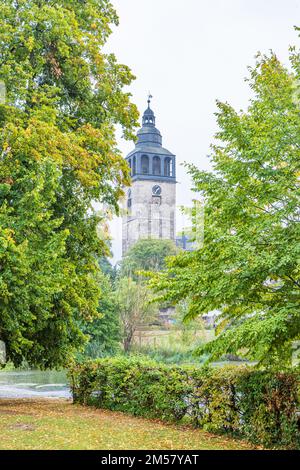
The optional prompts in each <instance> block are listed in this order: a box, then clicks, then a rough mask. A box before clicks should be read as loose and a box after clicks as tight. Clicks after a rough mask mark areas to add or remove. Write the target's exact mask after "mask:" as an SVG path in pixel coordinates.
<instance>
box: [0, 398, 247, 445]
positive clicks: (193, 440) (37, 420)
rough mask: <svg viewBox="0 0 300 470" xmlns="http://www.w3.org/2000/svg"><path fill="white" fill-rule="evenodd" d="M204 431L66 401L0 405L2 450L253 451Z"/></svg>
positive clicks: (0, 440) (24, 401) (30, 401)
mask: <svg viewBox="0 0 300 470" xmlns="http://www.w3.org/2000/svg"><path fill="white" fill-rule="evenodd" d="M251 448H252V447H251V446H250V445H249V444H247V443H245V442H243V441H235V440H232V439H228V438H224V437H220V436H215V435H212V434H209V433H207V432H204V431H201V430H194V429H191V428H188V427H183V426H173V425H168V424H164V423H161V422H158V421H153V420H147V419H141V418H135V417H132V416H128V415H125V414H123V413H114V412H110V411H105V410H104V411H103V410H98V409H94V408H90V407H83V406H79V405H73V404H72V403H71V401H68V400H46V399H44V400H33V399H32V400H8V399H3V400H0V449H1V450H3V449H18V450H23V449H27V450H29V449H42V450H46V449H61V450H63V449H82V450H83V449H96V450H97V449H98V450H131V449H132V450H137V449H145V450H169V449H170V450H173V449H174V450H176V449H180V450H183V449H191V450H192V449H196V450H208V449H220V450H229V449H232V450H236V449H251Z"/></svg>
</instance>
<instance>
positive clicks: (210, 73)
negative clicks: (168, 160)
mask: <svg viewBox="0 0 300 470" xmlns="http://www.w3.org/2000/svg"><path fill="white" fill-rule="evenodd" d="M112 3H113V4H114V6H115V8H116V10H117V12H118V14H119V17H120V26H119V27H118V28H116V29H114V32H113V34H112V36H111V38H110V40H109V43H108V46H107V47H106V49H107V50H109V51H111V52H114V53H115V54H116V56H117V58H118V61H119V62H121V63H124V64H126V65H128V66H129V67H130V68H131V69H132V71H133V73H134V74H135V75H136V77H137V79H136V81H135V82H134V83H133V84H132V85H131V86H130V91H131V93H132V95H133V101H134V102H135V103H136V104H137V106H138V107H139V110H140V112H141V113H143V111H144V110H145V108H146V106H147V102H146V100H147V93H148V91H149V90H150V91H151V94H152V95H153V100H152V108H153V110H154V111H155V114H156V124H157V128H158V129H159V130H160V131H161V133H162V136H163V146H164V147H166V148H168V149H169V150H170V151H171V152H173V153H175V154H176V156H177V180H178V185H177V203H178V206H181V205H190V204H191V199H192V195H191V191H190V187H191V183H190V180H189V177H188V176H187V175H186V172H185V169H184V168H183V167H182V166H181V164H182V163H183V162H185V161H188V162H193V163H196V165H197V166H198V167H199V168H201V169H208V168H209V159H208V157H207V155H208V154H209V146H210V144H211V142H212V139H213V135H214V133H215V132H216V130H217V126H216V122H215V116H214V112H215V111H216V105H215V100H216V99H219V100H221V101H228V102H229V103H230V104H231V105H233V106H234V107H235V108H236V109H241V108H245V107H246V106H247V102H248V99H249V96H250V91H249V88H248V85H247V83H245V82H244V77H246V76H247V75H248V71H247V66H249V65H253V64H254V62H255V60H254V56H255V54H256V52H257V51H261V52H266V53H267V52H268V51H269V50H270V49H272V50H273V51H274V52H275V53H276V54H277V55H278V57H279V58H280V59H281V60H282V61H283V62H284V63H285V64H287V63H288V47H289V45H297V46H298V45H299V44H300V40H299V38H298V36H297V33H296V32H295V31H294V29H293V26H294V25H298V26H300V0H298V1H297V0H185V1H183V0H112ZM119 145H120V148H121V150H122V151H123V152H124V156H126V154H127V153H128V152H129V151H131V150H132V148H133V144H132V143H131V142H126V141H124V140H122V139H121V138H120V144H119ZM177 212H178V213H177V230H179V229H180V228H181V227H182V225H183V224H184V223H185V221H184V220H183V218H182V216H181V214H180V211H179V210H178V211H177ZM111 234H112V237H113V239H114V241H113V251H114V262H115V261H116V260H118V259H120V257H121V223H120V220H115V221H114V222H113V223H112V224H111Z"/></svg>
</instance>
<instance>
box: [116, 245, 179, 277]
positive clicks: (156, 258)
mask: <svg viewBox="0 0 300 470" xmlns="http://www.w3.org/2000/svg"><path fill="white" fill-rule="evenodd" d="M177 251H178V250H177V248H176V245H175V243H174V242H173V241H172V240H162V239H159V240H158V239H150V238H149V239H148V238H146V239H141V240H138V241H137V242H136V243H135V244H134V245H133V246H132V247H131V248H130V249H129V250H128V252H127V253H126V255H125V256H124V258H123V260H122V262H121V265H120V275H121V276H129V277H134V278H138V277H139V276H138V272H139V271H161V270H162V269H164V268H165V267H166V259H167V258H168V257H170V256H174V255H175V254H176V253H177Z"/></svg>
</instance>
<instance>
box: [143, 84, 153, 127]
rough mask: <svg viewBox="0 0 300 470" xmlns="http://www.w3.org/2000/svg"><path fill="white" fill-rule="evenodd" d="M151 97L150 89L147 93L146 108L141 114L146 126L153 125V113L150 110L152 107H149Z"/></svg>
mask: <svg viewBox="0 0 300 470" xmlns="http://www.w3.org/2000/svg"><path fill="white" fill-rule="evenodd" d="M151 98H153V96H152V95H151V93H150V91H149V94H148V101H147V103H148V108H147V109H146V111H145V112H144V115H143V126H147V127H149V126H150V127H154V126H155V115H154V112H153V111H152V109H151V108H150V103H151Z"/></svg>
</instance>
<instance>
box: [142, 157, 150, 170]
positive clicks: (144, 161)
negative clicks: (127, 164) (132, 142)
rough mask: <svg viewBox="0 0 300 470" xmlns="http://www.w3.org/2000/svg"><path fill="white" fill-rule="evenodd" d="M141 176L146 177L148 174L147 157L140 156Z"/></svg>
mask: <svg viewBox="0 0 300 470" xmlns="http://www.w3.org/2000/svg"><path fill="white" fill-rule="evenodd" d="M141 164H142V174H143V175H148V174H149V157H148V156H147V155H142V160H141Z"/></svg>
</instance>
